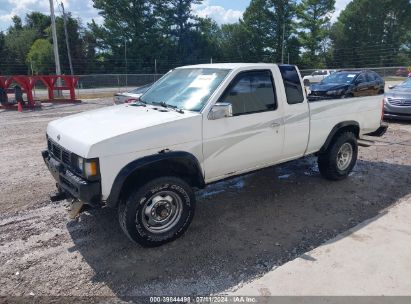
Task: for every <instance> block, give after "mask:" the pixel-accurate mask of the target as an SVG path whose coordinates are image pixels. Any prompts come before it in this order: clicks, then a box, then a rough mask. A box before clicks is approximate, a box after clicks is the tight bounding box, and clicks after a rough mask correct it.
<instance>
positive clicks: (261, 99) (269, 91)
mask: <svg viewBox="0 0 411 304" xmlns="http://www.w3.org/2000/svg"><path fill="white" fill-rule="evenodd" d="M219 102H227V103H230V104H231V105H232V107H233V116H239V115H245V114H252V113H259V112H265V111H273V110H275V109H277V100H276V95H275V90H274V84H273V80H272V75H271V71H269V70H261V71H250V72H242V73H240V74H239V75H237V77H236V78H234V80H233V81H232V83H231V84H230V86H229V87H228V89H227V90H226V91H225V93H224V94H223V96H222V97H221V99H220V100H219Z"/></svg>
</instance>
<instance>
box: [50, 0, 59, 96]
mask: <svg viewBox="0 0 411 304" xmlns="http://www.w3.org/2000/svg"><path fill="white" fill-rule="evenodd" d="M50 17H51V32H52V35H53V50H54V61H55V63H56V75H61V68H60V58H59V48H58V43H57V31H56V16H54V4H53V0H50ZM57 82H58V83H57V85H58V86H61V80H60V78H58V80H57ZM57 96H61V91H60V90H58V91H57Z"/></svg>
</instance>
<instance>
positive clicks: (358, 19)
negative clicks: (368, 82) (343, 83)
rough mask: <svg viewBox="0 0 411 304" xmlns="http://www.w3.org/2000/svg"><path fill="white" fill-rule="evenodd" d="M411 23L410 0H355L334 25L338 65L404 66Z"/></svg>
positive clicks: (335, 53)
mask: <svg viewBox="0 0 411 304" xmlns="http://www.w3.org/2000/svg"><path fill="white" fill-rule="evenodd" d="M410 24H411V2H410V1H409V0H353V1H352V2H350V3H349V4H348V5H347V7H346V9H345V10H344V11H343V12H342V13H341V15H340V16H339V18H338V20H337V22H336V23H335V24H334V25H333V26H332V35H331V38H332V41H333V49H334V59H335V65H339V66H347V67H363V66H393V65H404V64H405V63H404V59H401V58H402V57H403V55H401V54H403V53H402V50H405V52H407V51H406V49H407V48H406V46H407V44H408V45H409V44H410V41H411V40H410V36H409V35H407V32H408V33H409V31H410ZM409 54H410V53H409V48H408V56H407V57H408V58H410V57H409Z"/></svg>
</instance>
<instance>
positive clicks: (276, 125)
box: [271, 122, 281, 128]
mask: <svg viewBox="0 0 411 304" xmlns="http://www.w3.org/2000/svg"><path fill="white" fill-rule="evenodd" d="M279 126H281V124H280V123H279V122H273V123H272V124H271V128H278V127H279Z"/></svg>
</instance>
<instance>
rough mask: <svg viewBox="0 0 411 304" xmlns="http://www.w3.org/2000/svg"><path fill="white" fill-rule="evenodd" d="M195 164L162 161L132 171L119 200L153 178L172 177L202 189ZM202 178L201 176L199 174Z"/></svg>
mask: <svg viewBox="0 0 411 304" xmlns="http://www.w3.org/2000/svg"><path fill="white" fill-rule="evenodd" d="M198 170H199V168H198V167H197V166H196V164H194V163H191V162H187V161H186V160H183V159H163V160H159V161H156V162H153V163H150V164H147V165H145V166H143V167H139V168H137V169H136V170H134V171H133V172H132V173H131V174H130V175H129V176H128V177H127V178H126V180H125V181H124V183H123V186H122V188H121V192H120V198H122V197H124V196H125V195H127V194H128V193H129V192H130V190H131V189H135V188H136V187H139V186H141V185H143V184H145V183H147V182H149V181H151V180H153V179H155V178H158V177H163V176H174V177H179V178H181V179H183V180H184V181H185V182H186V183H187V184H189V185H190V186H191V187H196V188H204V181H203V180H202V178H200V174H201V172H198ZM201 176H202V174H201Z"/></svg>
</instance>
